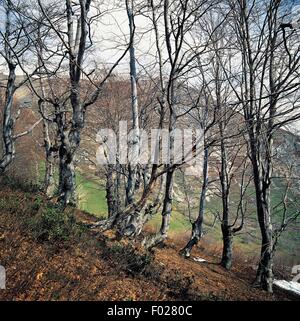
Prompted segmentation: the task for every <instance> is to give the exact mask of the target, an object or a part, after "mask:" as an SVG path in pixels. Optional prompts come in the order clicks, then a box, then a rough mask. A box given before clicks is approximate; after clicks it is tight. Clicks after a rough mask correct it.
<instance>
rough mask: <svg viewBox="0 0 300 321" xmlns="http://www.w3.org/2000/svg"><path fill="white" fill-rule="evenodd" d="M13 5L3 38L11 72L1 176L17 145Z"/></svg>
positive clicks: (7, 10) (7, 13)
mask: <svg viewBox="0 0 300 321" xmlns="http://www.w3.org/2000/svg"><path fill="white" fill-rule="evenodd" d="M12 8H13V4H12V2H11V1H10V0H8V1H7V4H6V6H5V18H6V22H5V34H4V37H3V45H4V51H5V54H4V59H5V60H6V63H7V67H8V70H9V74H8V79H7V83H6V91H5V102H4V106H3V126H2V139H3V155H2V157H1V159H0V174H2V173H4V171H5V170H6V169H7V167H8V165H9V164H10V163H11V162H12V160H13V158H14V156H15V144H14V138H13V128H14V119H13V116H12V108H13V99H14V94H15V91H16V64H15V63H14V61H13V60H14V55H13V52H12V50H11V48H10V43H9V41H10V37H11V33H12V30H11V28H12V27H11V15H12Z"/></svg>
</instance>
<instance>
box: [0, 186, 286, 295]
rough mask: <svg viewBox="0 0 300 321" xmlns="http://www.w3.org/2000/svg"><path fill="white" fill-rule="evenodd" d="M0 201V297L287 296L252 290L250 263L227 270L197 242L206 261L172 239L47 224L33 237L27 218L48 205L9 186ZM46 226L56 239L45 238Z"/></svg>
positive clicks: (81, 215) (82, 215)
mask: <svg viewBox="0 0 300 321" xmlns="http://www.w3.org/2000/svg"><path fill="white" fill-rule="evenodd" d="M0 200H1V202H0V264H1V265H3V266H4V267H5V268H6V271H7V290H1V291H0V300H278V299H284V300H286V299H292V298H291V297H287V296H286V295H285V294H283V293H281V292H276V293H275V294H274V295H270V294H266V293H264V292H262V291H260V290H258V289H253V288H251V283H250V282H251V279H252V277H253V276H254V270H252V269H251V266H249V264H245V263H243V262H239V263H236V264H235V266H234V269H233V270H232V272H227V271H225V270H224V269H223V268H221V267H220V266H219V265H218V260H219V259H218V257H216V256H214V255H212V254H211V253H209V252H207V251H203V249H202V250H201V248H198V249H197V250H196V252H195V255H196V256H200V257H202V258H204V259H206V260H207V262H206V263H198V262H196V261H194V260H193V259H191V260H186V259H184V258H182V257H181V256H179V255H178V250H179V247H180V244H178V243H176V242H173V241H169V242H168V243H167V244H166V246H164V247H163V248H159V249H156V250H155V251H154V252H153V253H145V252H143V251H142V250H141V249H138V248H135V247H134V246H133V245H131V244H129V243H127V242H124V241H121V242H120V241H118V240H117V239H116V238H115V236H114V235H113V234H112V233H106V235H101V234H98V233H97V231H94V232H91V231H88V230H84V229H81V232H80V233H79V234H78V233H77V234H76V233H75V234H67V232H66V231H67V230H64V233H63V234H61V233H60V232H61V230H55V231H53V225H51V224H50V225H48V226H47V228H48V230H47V228H46V227H45V226H44V227H43V228H44V229H43V230H42V232H43V233H41V230H40V229H39V233H40V234H38V235H39V236H40V237H39V238H37V230H36V228H37V226H36V225H34V226H35V228H33V227H32V226H33V225H30V224H29V223H28V222H36V219H37V218H39V217H40V215H41V214H42V215H43V213H44V214H45V213H47V212H44V211H45V210H47V209H48V210H49V208H51V205H50V204H46V203H45V202H44V200H43V199H42V198H41V196H37V195H36V194H32V193H29V192H27V193H24V192H20V191H14V192H13V191H11V190H10V189H7V188H1V190H0ZM60 214H61V213H60ZM69 215H75V217H76V221H77V223H76V226H77V227H78V226H80V225H78V224H80V222H82V221H92V220H94V218H93V217H92V216H90V215H87V214H85V213H82V212H79V211H75V212H74V210H70V211H69ZM48 223H49V221H48ZM52 223H53V222H52ZM72 224H73V223H72ZM74 224H75V223H74ZM55 226H56V225H55ZM56 227H57V226H56ZM59 227H60V228H62V226H61V225H59ZM64 227H66V226H64ZM51 228H52V234H51V235H52V236H53V235H55V236H56V237H58V236H60V238H59V241H58V239H55V238H49V235H50V234H47V233H48V232H49V229H51ZM47 231H48V232H47ZM45 233H46V234H45ZM53 233H54V234H53ZM45 235H48V238H46V237H45ZM41 236H43V237H41Z"/></svg>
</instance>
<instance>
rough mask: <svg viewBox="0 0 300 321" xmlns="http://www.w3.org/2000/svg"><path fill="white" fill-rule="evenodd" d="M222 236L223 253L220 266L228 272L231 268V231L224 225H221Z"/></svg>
mask: <svg viewBox="0 0 300 321" xmlns="http://www.w3.org/2000/svg"><path fill="white" fill-rule="evenodd" d="M222 234H223V253H222V260H221V265H222V266H223V267H224V268H225V269H227V270H230V269H231V266H232V237H233V236H232V230H231V228H230V227H229V226H228V225H226V224H222Z"/></svg>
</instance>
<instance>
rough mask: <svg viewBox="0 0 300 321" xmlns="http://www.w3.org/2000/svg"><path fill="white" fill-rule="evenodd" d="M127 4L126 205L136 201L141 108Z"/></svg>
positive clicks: (131, 8) (129, 9) (131, 17)
mask: <svg viewBox="0 0 300 321" xmlns="http://www.w3.org/2000/svg"><path fill="white" fill-rule="evenodd" d="M126 5H127V16H128V21H129V29H130V35H131V39H132V41H131V45H130V50H129V53H130V80H131V109H132V134H133V135H132V137H131V141H130V142H129V143H130V147H131V153H132V155H131V159H129V164H128V180H127V186H126V206H127V205H131V204H133V202H134V194H135V191H136V181H137V164H136V163H135V162H133V160H136V159H138V157H139V147H140V146H139V141H140V131H139V109H138V94H137V70H136V59H135V48H134V14H133V2H131V4H130V5H129V4H128V2H127V1H126Z"/></svg>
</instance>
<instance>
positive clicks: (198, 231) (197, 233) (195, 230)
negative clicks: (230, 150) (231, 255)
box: [180, 147, 209, 258]
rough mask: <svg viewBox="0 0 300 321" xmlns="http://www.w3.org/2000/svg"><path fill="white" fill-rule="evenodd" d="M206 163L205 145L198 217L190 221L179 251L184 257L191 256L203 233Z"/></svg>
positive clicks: (206, 185)
mask: <svg viewBox="0 0 300 321" xmlns="http://www.w3.org/2000/svg"><path fill="white" fill-rule="evenodd" d="M208 163H209V148H208V147H206V148H205V150H204V158H203V174H202V177H203V183H202V188H201V194H200V201H199V212H198V217H197V219H196V221H195V222H193V223H192V234H191V237H190V239H189V241H188V243H187V244H186V246H185V247H184V248H183V249H182V250H181V251H180V252H181V254H182V255H184V256H185V257H186V258H188V257H190V256H191V252H192V249H193V247H194V246H195V245H197V244H198V242H199V241H200V239H201V237H202V235H203V220H204V213H205V201H206V194H207V189H208Z"/></svg>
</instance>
